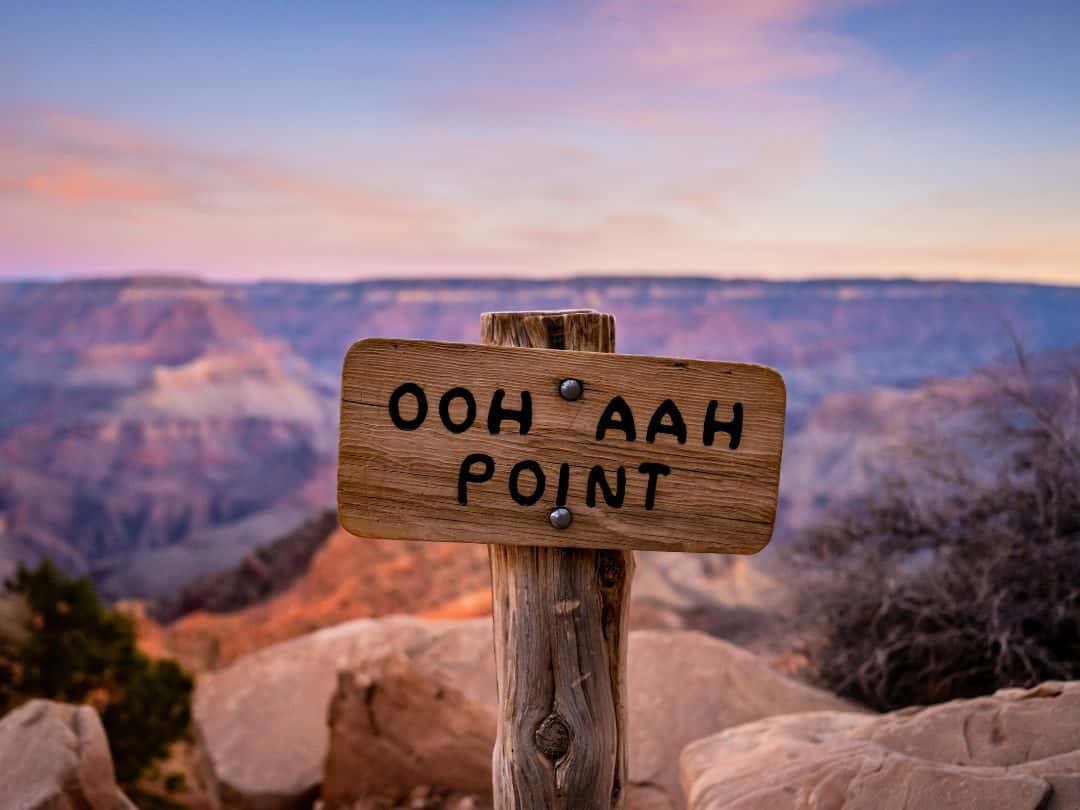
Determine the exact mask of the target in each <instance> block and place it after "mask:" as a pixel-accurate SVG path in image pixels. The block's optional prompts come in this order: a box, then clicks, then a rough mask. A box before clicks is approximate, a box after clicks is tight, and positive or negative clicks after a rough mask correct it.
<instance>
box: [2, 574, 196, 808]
mask: <svg viewBox="0 0 1080 810" xmlns="http://www.w3.org/2000/svg"><path fill="white" fill-rule="evenodd" d="M6 591H7V594H6V596H5V597H4V602H5V604H6V605H8V608H7V610H6V612H5V615H18V614H20V613H21V614H22V615H23V616H24V617H25V618H23V619H22V621H21V622H16V621H8V622H7V624H6V625H5V627H4V628H3V629H0V676H2V677H0V710H2V711H7V710H8V709H10V708H13V707H14V706H15V705H17V704H19V703H21V702H23V701H25V700H29V699H30V698H35V697H41V698H48V699H50V700H59V701H65V702H69V703H92V704H94V705H95V706H97V707H98V708H99V709H100V710H101V715H102V722H103V724H104V726H105V731H106V733H107V734H108V736H109V745H110V747H111V749H112V753H113V759H114V761H115V764H116V775H117V780H118V781H119V782H120V783H121V784H123V785H125V786H130V785H132V784H133V783H134V782H135V781H136V780H137V779H138V778H139V776H140V774H142V773H143V771H144V770H145V769H146V768H147V767H148V766H149V765H151V764H152V763H153V762H154V761H155V760H157V759H159V758H162V757H164V756H166V754H167V753H168V748H169V745H170V744H171V743H172V742H174V741H175V740H178V739H180V738H181V737H182V736H183V735H184V734H185V733H186V732H187V729H188V726H189V724H190V722H191V692H192V687H193V682H192V679H191V676H189V675H188V674H187V673H185V672H184V671H183V670H182V669H181V668H180V666H179V665H178V664H177V663H176V662H175V661H171V660H167V659H164V660H160V661H153V660H151V659H149V658H147V657H146V656H145V655H143V654H142V653H140V652H139V651H138V649H137V648H136V646H135V629H134V626H133V624H132V622H131V620H130V619H129V618H128V617H126V616H124V615H123V614H121V613H118V612H116V611H114V610H110V609H108V608H106V607H105V606H104V605H102V604H101V601H100V600H99V599H98V596H97V594H96V593H95V592H94V588H93V586H92V585H91V584H90V582H89V581H88V580H85V579H72V578H70V577H67V576H65V575H64V574H63V573H61V572H60V571H58V570H57V569H56V568H55V567H54V566H53V565H52V564H50V563H49V562H48V561H45V562H43V563H41V564H40V565H39V566H38V567H37V568H34V569H28V568H25V567H20V568H19V569H18V571H17V573H16V574H15V578H14V579H13V580H11V581H10V582H8V583H7V584H6ZM20 604H21V607H16V606H17V605H20ZM20 624H21V627H20Z"/></svg>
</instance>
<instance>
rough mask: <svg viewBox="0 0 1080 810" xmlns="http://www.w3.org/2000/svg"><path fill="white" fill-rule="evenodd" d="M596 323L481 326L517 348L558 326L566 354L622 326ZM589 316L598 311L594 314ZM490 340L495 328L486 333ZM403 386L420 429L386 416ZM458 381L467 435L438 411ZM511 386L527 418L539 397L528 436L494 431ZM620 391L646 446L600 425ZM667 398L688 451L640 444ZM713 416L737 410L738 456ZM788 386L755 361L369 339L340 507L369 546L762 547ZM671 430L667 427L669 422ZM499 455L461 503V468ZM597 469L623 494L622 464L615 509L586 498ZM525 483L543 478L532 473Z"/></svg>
mask: <svg viewBox="0 0 1080 810" xmlns="http://www.w3.org/2000/svg"><path fill="white" fill-rule="evenodd" d="M587 317H589V316H588V314H587V313H576V314H575V313H568V314H564V315H562V316H561V317H560V318H558V319H554V320H552V319H551V318H550V317H547V318H546V319H545V316H543V315H529V314H519V315H516V320H514V321H513V322H504V321H503V320H500V319H498V318H495V317H494V316H488V320H486V321H485V328H486V329H489V330H490V333H491V334H492V335H493V340H495V339H497V340H500V341H502V342H503V344H504V345H507V344H508V343H509V342H510V341H516V343H513V344H512V345H520V346H525V347H536V346H537V345H542V344H541V343H540V341H541V339H542V338H544V333H543V330H544V329H545V328H547V327H551V328H552V329H553V330H554V331H553V333H552V334H551V335H550V339H551V342H553V343H555V344H557V345H565V346H580V345H595V346H597V347H599V348H600V349H603V350H610V349H611V348H612V346H613V333H614V330H613V329H610V330H609V329H601V330H600V331H599V332H588V331H587V330H588V329H589V328H590V327H589V326H588V325H587V322H586V319H587ZM594 317H596V316H595V315H594ZM486 334H487V333H486ZM566 378H576V379H579V380H581V381H582V382H583V383H584V394H583V396H582V397H581V398H580V399H578V400H576V401H572V402H568V401H566V400H565V399H563V398H562V397H561V396H560V395H559V383H560V382H561V381H562V380H563V379H566ZM404 382H413V383H416V384H417V385H419V386H420V388H422V389H423V392H424V397H425V399H426V401H427V407H428V413H427V417H426V419H425V420H424V422H423V424H421V425H420V426H419V427H418V428H417V429H415V430H402V429H399V428H398V427H395V426H394V424H393V423H392V422H391V419H390V416H389V410H388V403H389V402H390V399H391V395H392V393H393V392H394V390H395V389H396V388H397V387H398V386H399V385H401V384H402V383H404ZM456 386H463V387H465V388H467V389H468V390H469V391H470V392H471V394H472V395H473V397H474V399H475V402H476V417H475V421H474V422H473V424H472V426H471V427H470V428H469V429H468V430H466V431H464V432H462V433H456V434H455V433H452V432H450V431H449V430H447V428H446V427H445V425H444V424H443V422H442V420H441V419H440V416H439V413H438V406H439V401H440V398H441V397H442V396H443V394H444V393H445V392H446V391H448V390H450V389H451V388H454V387H456ZM498 389H504V390H505V392H506V394H505V399H504V407H508V408H517V407H520V404H521V392H522V391H529V392H530V395H531V398H532V425H531V427H530V429H529V431H528V433H527V434H525V435H521V434H520V433H519V430H518V425H517V424H516V423H515V422H512V421H507V422H505V423H504V424H503V429H502V431H501V432H500V433H498V434H496V435H493V434H491V433H490V432H489V431H488V427H487V417H488V411H489V407H490V405H491V402H492V396H493V394H494V393H495V392H496V390H498ZM616 396H620V397H622V398H623V399H624V400H625V402H626V403H627V405H628V406H629V407H630V409H631V411H632V413H633V421H634V425H635V429H636V434H637V438H636V440H635V441H628V440H627V439H626V436H625V434H624V433H623V432H621V431H619V430H617V429H612V430H609V431H608V432H607V435H606V436H605V438H604V439H603V440H597V437H596V429H597V423H598V421H599V420H600V418H601V415H602V413H603V412H604V409H605V408H606V407H607V406H608V404H609V402H610V401H611V399H612V398H613V397H616ZM668 399H670V400H672V401H673V402H674V403H675V405H676V406H677V408H678V410H679V413H680V414H681V416H682V418H683V419H684V421H685V423H686V430H687V436H686V442H685V443H684V444H680V443H678V441H677V440H676V437H674V436H672V435H667V434H664V433H660V434H658V435H656V436H655V440H654V441H653V442H652V443H650V442H648V441H647V440H646V434H647V428H648V424H649V421H650V418H651V417H652V416H653V414H654V412H655V411H656V409H657V407H658V406H660V405H661V403H663V402H664V401H665V400H668ZM712 401H715V402H716V403H717V405H716V412H715V418H716V419H720V420H726V419H731V418H732V417H733V415H734V410H733V409H734V404H735V403H741V406H742V409H743V410H742V413H743V418H742V434H741V438H740V442H739V445H738V447H737V448H736V449H731V448H730V447H729V436H728V435H727V434H725V433H716V435H715V441H714V443H713V444H712V445H711V446H706V445H705V444H704V442H703V438H704V432H705V431H704V426H705V423H706V421H707V416H708V408H709V403H710V402H712ZM415 408H416V404H415V398H414V397H412V396H407V397H404V398H403V399H402V405H401V409H402V412H403V413H404V412H406V411H407V416H409V417H411V416H412V415H414V414H415ZM784 409H785V392H784V386H783V381H782V380H781V378H780V376H779V375H778V374H777V373H776V372H774V371H772V370H771V369H767V368H764V367H761V366H754V365H747V364H738V363H716V362H705V361H698V360H678V359H672V358H662V357H638V356H631V355H615V354H601V353H596V352H590V351H581V350H577V351H557V350H550V349H543V348H513V349H511V348H500V347H485V346H474V345H468V344H452V343H432V342H425V341H405V340H382V339H380V340H366V341H361V342H360V343H357V344H356V345H354V346H353V347H352V349H351V350H350V351H349V354H348V356H347V358H346V362H345V368H344V374H343V388H342V409H341V439H340V447H339V449H340V453H339V467H338V470H339V473H338V475H339V486H338V503H339V514H340V517H341V521H342V524H343V525H344V526H345V528H346V529H348V530H349V531H351V532H353V533H354V534H357V535H360V536H365V537H390V538H400V539H416V540H452V541H464V542H481V543H519V544H522V545H561V546H578V547H589V548H640V549H654V550H663V551H711V552H724V553H752V552H755V551H758V550H760V549H761V548H762V547H763V546H764V545H765V544H766V543H767V542H768V541H769V538H770V536H771V534H772V527H773V522H774V519H775V515H776V503H777V490H778V486H779V479H780V457H781V451H782V446H783V428H784ZM465 413H466V411H465V404H464V401H463V400H462V399H460V398H458V399H455V400H454V401H453V402H452V403H451V405H450V408H449V415H450V417H451V419H452V420H453V421H455V422H456V423H460V422H461V421H462V420H463V419H465ZM669 421H670V420H665V423H668V422H669ZM476 453H480V454H485V455H487V456H489V457H490V458H491V459H493V461H494V465H495V466H494V473H493V475H492V478H491V479H490V480H489V481H487V482H484V483H476V484H471V485H469V486H468V487H467V497H468V503H467V505H462V504H461V503H459V501H458V477H459V473H460V470H461V465H462V462H463V460H464V459H465V457H466V456H468V455H470V454H476ZM525 459H532V460H535V461H537V462H538V463H539V464H540V468H541V470H542V471H543V474H544V477H545V490H544V495H543V496H542V497H541V498H540V499H539V500H538V501H537V502H536V503H534V504H532V505H529V506H523V505H521V504H519V503H516V502H515V501H514V500H513V499H512V498H511V496H510V489H509V478H510V473H511V470H512V468H513V467H514V465H515V464H517V463H518V462H520V461H523V460H525ZM650 462H653V463H655V462H659V463H663V464H666V465H668V466H669V467H670V468H671V471H670V473H669V474H667V475H664V476H662V477H659V478H658V479H657V481H656V495H655V501H654V503H653V505H652V508H651V509H649V508H646V493H647V488H648V483H649V476H648V475H647V474H643V473H641V472H639V466H640V465H641V464H643V463H650ZM563 463H567V464H569V465H570V468H569V478H568V481H569V489H568V492H567V498H566V504H565V505H566V506H567V507H568V508H569V509H570V510H571V512H572V513H573V523H572V524H571V526H570V527H569V528H567V529H562V530H559V529H555V528H553V527H552V526H551V525H550V523H549V522H548V512H549V511H550V509H551V508H552V507H553V506H555V500H556V493H557V491H558V479H559V475H560V465H561V464H563ZM594 465H600V466H601V467H602V468H603V469H604V473H605V477H606V479H607V480H608V481H609V482H610V485H611V486H612V487H614V486H615V482H616V475H617V470H618V468H619V467H623V468H624V470H625V474H626V494H625V499H624V501H623V503H622V506H621V507H618V508H616V507H614V506H611V505H609V504H608V503H607V502H606V501H605V499H604V498H603V495H602V492H600V491H597V499H596V504H595V505H594V506H588V505H587V504H586V494H587V491H588V490H589V486H588V477H589V473H590V470H591V469H592V468H593V467H594ZM520 480H521V481H522V482H523V483H522V485H521V487H522V489H523V490H524V491H525V492H526V493H528V492H531V491H532V489H533V487H534V483H535V479H534V477H533V475H532V473H523V475H522V478H521V479H520Z"/></svg>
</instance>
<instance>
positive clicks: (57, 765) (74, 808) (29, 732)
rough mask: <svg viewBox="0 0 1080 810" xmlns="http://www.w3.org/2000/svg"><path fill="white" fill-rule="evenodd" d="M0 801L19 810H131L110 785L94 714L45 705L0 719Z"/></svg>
mask: <svg viewBox="0 0 1080 810" xmlns="http://www.w3.org/2000/svg"><path fill="white" fill-rule="evenodd" d="M0 800H2V801H0V804H2V805H3V807H5V808H8V807H11V808H18V809H19V810H135V805H133V804H132V803H131V801H130V800H128V798H127V797H126V796H125V795H124V794H123V793H122V792H121V791H120V788H118V787H117V786H116V777H115V775H114V772H113V761H112V755H111V754H110V753H109V742H108V740H106V739H105V730H104V729H103V728H102V726H101V720H100V719H99V718H98V715H97V712H96V711H94V710H93V709H92V708H90V707H89V706H71V705H69V704H66V703H54V702H52V701H48V700H32V701H30V702H29V703H25V704H23V705H22V706H20V707H19V708H17V709H15V710H13V711H11V712H8V714H6V715H4V717H3V718H2V719H0Z"/></svg>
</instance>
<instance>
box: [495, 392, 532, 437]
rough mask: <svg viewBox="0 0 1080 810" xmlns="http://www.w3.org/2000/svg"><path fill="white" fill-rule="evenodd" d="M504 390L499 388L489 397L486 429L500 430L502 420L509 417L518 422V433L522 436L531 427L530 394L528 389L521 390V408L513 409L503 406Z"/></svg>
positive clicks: (497, 431)
mask: <svg viewBox="0 0 1080 810" xmlns="http://www.w3.org/2000/svg"><path fill="white" fill-rule="evenodd" d="M505 396H506V392H505V391H503V390H502V389H501V388H500V389H499V390H498V391H496V392H495V396H493V397H492V398H491V408H490V409H489V410H488V431H489V432H490V433H499V432H500V431H501V430H502V422H503V420H504V419H509V420H511V421H512V422H517V423H518V433H520V434H521V435H522V436H524V435H525V434H526V433H528V432H529V428H531V427H532V394H530V393H529V392H528V391H522V392H521V410H519V411H515V410H512V409H510V408H504V407H503V397H505Z"/></svg>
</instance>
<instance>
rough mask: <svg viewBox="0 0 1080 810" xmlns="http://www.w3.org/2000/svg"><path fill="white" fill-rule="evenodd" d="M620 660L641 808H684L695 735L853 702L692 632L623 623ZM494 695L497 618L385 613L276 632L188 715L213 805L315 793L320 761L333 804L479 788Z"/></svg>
mask: <svg viewBox="0 0 1080 810" xmlns="http://www.w3.org/2000/svg"><path fill="white" fill-rule="evenodd" d="M629 668H630V672H629V681H630V701H629V716H630V740H629V743H630V778H631V784H630V785H629V786H628V791H627V799H628V802H627V804H628V807H631V808H637V809H638V810H641V808H657V810H660V809H661V808H677V807H680V806H681V805H682V801H681V798H680V792H679V788H678V765H677V763H678V756H679V752H680V751H681V750H682V748H683V747H684V746H685V745H686V744H687V743H689V742H691V741H693V740H696V739H700V738H701V737H703V736H706V735H708V734H712V733H715V732H716V731H719V730H721V729H724V728H727V727H729V726H731V725H734V724H738V723H745V722H749V721H752V720H756V719H759V718H761V717H766V716H769V715H772V714H777V713H785V712H797V711H808V710H817V709H829V710H837V711H842V710H844V709H845V708H848V707H847V706H846V704H844V703H843V702H842V701H839V700H838V699H836V698H834V697H832V696H830V695H828V694H826V693H824V692H821V691H819V690H816V689H813V688H812V687H809V686H806V685H804V684H800V683H797V682H795V681H792V680H790V679H788V678H785V677H783V676H782V675H780V674H778V673H776V672H775V671H773V670H772V669H770V668H769V667H768V666H767V665H766V664H765V663H764V662H762V661H761V660H760V659H758V658H756V657H755V656H753V655H751V654H750V653H747V652H745V651H743V650H741V649H739V648H737V647H734V646H732V645H730V644H726V643H725V642H722V641H718V640H716V639H713V638H710V637H708V636H705V635H702V634H700V633H693V632H678V633H668V632H661V631H642V632H635V633H632V634H631V638H630V661H629ZM339 672H343V673H344V674H342V675H341V676H340V680H339ZM335 688H337V692H336V697H334V695H335ZM368 701H370V703H369V702H368ZM495 704H496V700H495V672H494V661H493V659H492V639H491V621H490V619H486V618H484V619H476V620H467V621H452V622H436V621H425V620H422V619H416V618H411V617H391V618H387V619H379V620H359V621H354V622H349V623H347V624H343V625H339V626H338V627H335V628H330V629H328V630H322V631H319V632H317V633H313V634H311V635H309V636H304V637H302V638H298V639H295V640H293V641H289V642H285V643H283V644H278V645H274V646H273V647H268V648H266V649H264V650H262V651H260V652H258V653H256V654H255V655H252V656H248V657H246V658H243V659H240V660H239V661H237V662H236V663H234V664H233V665H232V666H230V667H229V668H228V669H225V670H223V671H221V672H219V673H214V674H212V675H209V676H205V677H203V678H200V680H199V684H198V688H197V690H196V696H195V706H194V715H195V724H196V729H197V734H198V737H199V742H200V746H201V748H202V750H203V771H204V775H205V776H206V778H207V781H208V783H209V784H210V785H211V787H212V788H213V790H214V793H215V794H216V798H217V800H218V801H219V802H220V804H221V805H222V806H223V807H226V808H254V807H257V808H259V810H278V808H294V807H297V808H298V807H304V806H306V805H307V804H308V803H309V802H311V801H312V799H313V798H314V797H316V796H317V795H318V794H319V791H320V784H321V783H322V782H323V770H324V764H325V768H326V782H325V791H324V797H325V799H326V804H327V807H330V808H332V807H334V806H335V805H338V806H348V802H350V801H352V800H353V799H355V798H356V797H358V796H360V795H361V794H362V792H363V791H364V790H374V791H380V792H385V794H386V795H388V796H391V797H392V796H395V795H401V794H402V792H405V793H407V792H409V791H410V789H412V788H414V787H416V786H418V785H426V786H429V787H433V788H437V789H450V790H451V791H454V792H462V793H468V792H471V791H472V790H473V788H476V787H483V788H484V791H485V795H486V793H487V791H488V790H489V788H488V787H487V786H488V785H489V784H490V767H491V766H490V751H491V746H492V744H493V740H494V728H495V721H494V718H495ZM369 710H370V711H369ZM328 718H329V721H330V728H329V730H328V728H327V719H328ZM328 739H330V740H332V747H330V748H328V745H327V741H328ZM481 754H483V756H481ZM410 755H412V756H415V757H416V759H415V760H413V761H410V760H409V757H410ZM418 763H419V764H418ZM419 771H423V774H421V775H422V776H423V779H424V781H423V782H418V781H417V780H418V779H419V778H420V777H421V775H418V772H419ZM436 779H437V780H438V781H436Z"/></svg>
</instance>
